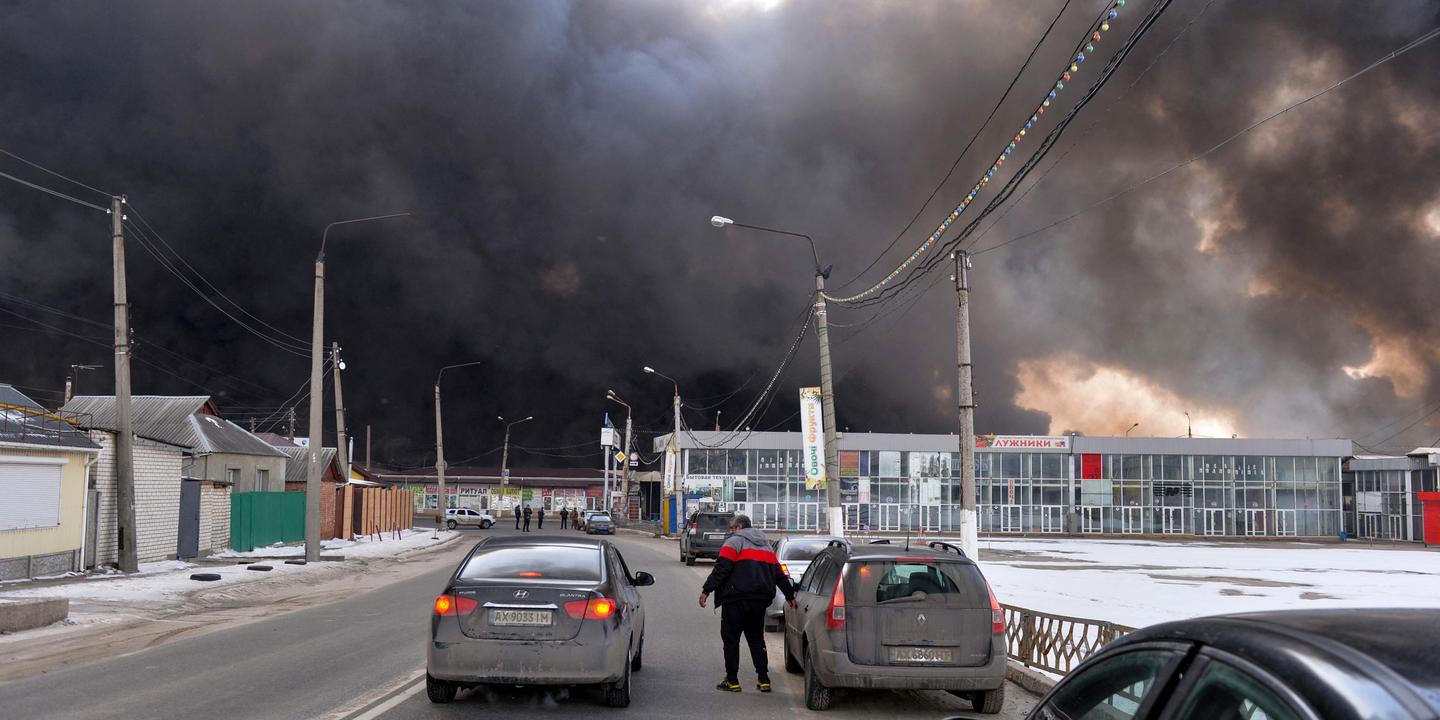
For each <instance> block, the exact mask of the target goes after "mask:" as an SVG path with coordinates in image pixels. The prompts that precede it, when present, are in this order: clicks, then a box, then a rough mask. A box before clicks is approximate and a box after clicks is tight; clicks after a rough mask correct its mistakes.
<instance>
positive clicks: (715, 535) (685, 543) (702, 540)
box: [680, 510, 735, 565]
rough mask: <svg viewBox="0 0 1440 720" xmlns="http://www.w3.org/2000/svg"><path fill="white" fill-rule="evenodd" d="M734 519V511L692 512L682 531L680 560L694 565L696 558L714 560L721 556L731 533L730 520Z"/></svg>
mask: <svg viewBox="0 0 1440 720" xmlns="http://www.w3.org/2000/svg"><path fill="white" fill-rule="evenodd" d="M733 519H735V513H733V512H711V511H705V510H701V511H697V512H694V513H691V514H690V519H689V520H686V521H685V529H684V530H683V531H681V533H680V562H683V563H685V564H686V565H694V564H695V558H702V557H703V558H710V559H712V560H714V559H716V558H718V557H720V546H721V545H724V544H725V536H727V535H729V534H730V521H731V520H733Z"/></svg>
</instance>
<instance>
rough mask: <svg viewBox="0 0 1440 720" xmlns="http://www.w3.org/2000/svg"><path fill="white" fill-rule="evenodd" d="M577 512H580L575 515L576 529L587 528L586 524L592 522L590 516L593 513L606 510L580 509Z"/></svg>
mask: <svg viewBox="0 0 1440 720" xmlns="http://www.w3.org/2000/svg"><path fill="white" fill-rule="evenodd" d="M577 512H578V513H579V514H578V515H576V516H575V529H576V530H584V529H585V526H586V525H588V524H589V523H590V516H591V515H595V514H598V513H603V512H605V511H604V510H579V511H577Z"/></svg>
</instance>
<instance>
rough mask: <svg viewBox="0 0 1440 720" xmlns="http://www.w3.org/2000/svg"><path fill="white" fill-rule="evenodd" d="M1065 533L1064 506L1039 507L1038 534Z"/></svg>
mask: <svg viewBox="0 0 1440 720" xmlns="http://www.w3.org/2000/svg"><path fill="white" fill-rule="evenodd" d="M1064 531H1065V506H1064V505H1041V506H1040V532H1043V533H1058V532H1064Z"/></svg>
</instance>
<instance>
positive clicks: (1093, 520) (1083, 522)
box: [1080, 505, 1105, 533]
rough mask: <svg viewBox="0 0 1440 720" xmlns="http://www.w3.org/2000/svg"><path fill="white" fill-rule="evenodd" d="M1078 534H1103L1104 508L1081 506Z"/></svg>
mask: <svg viewBox="0 0 1440 720" xmlns="http://www.w3.org/2000/svg"><path fill="white" fill-rule="evenodd" d="M1080 532H1087V533H1103V532H1105V508H1103V507H1101V506H1099V505H1081V506H1080Z"/></svg>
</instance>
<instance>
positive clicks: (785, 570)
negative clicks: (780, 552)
mask: <svg viewBox="0 0 1440 720" xmlns="http://www.w3.org/2000/svg"><path fill="white" fill-rule="evenodd" d="M780 572H782V573H785V576H786V577H789V576H790V566H789V565H786V564H785V563H780Z"/></svg>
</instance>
